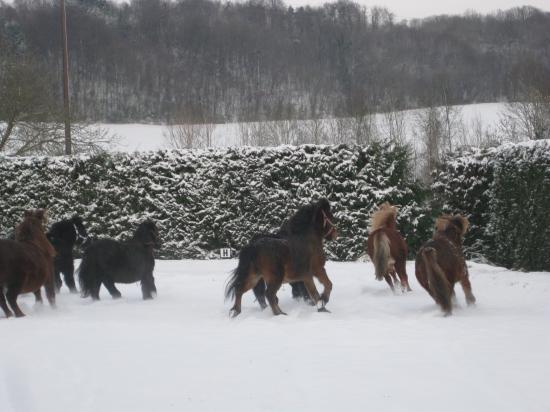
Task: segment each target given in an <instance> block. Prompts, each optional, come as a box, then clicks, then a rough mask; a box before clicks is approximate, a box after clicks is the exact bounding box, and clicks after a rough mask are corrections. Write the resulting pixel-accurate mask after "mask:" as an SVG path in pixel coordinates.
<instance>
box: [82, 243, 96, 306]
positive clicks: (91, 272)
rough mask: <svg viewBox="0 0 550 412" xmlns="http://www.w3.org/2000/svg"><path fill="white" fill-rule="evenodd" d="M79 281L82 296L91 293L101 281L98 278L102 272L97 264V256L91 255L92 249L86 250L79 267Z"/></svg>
mask: <svg viewBox="0 0 550 412" xmlns="http://www.w3.org/2000/svg"><path fill="white" fill-rule="evenodd" d="M77 272H78V282H79V284H80V294H81V295H82V297H84V298H85V297H88V296H90V295H91V293H92V290H93V289H94V287H96V285H97V284H98V283H99V282H100V280H99V279H98V278H99V276H100V274H99V271H98V270H97V268H96V265H95V258H94V256H92V255H91V253H90V250H87V251H86V252H84V256H83V257H82V262H80V266H79V267H78V269H77Z"/></svg>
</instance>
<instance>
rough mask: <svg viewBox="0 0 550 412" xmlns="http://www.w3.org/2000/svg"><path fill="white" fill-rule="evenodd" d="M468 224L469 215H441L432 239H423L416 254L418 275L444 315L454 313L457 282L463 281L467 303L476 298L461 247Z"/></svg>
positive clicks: (472, 301) (420, 281)
mask: <svg viewBox="0 0 550 412" xmlns="http://www.w3.org/2000/svg"><path fill="white" fill-rule="evenodd" d="M468 225H469V223H468V219H466V218H465V217H464V216H461V215H443V216H441V217H439V218H438V219H437V221H436V224H435V233H434V235H433V237H432V239H431V240H429V241H427V242H426V243H424V245H423V246H422V247H421V248H420V250H419V251H418V254H417V255H416V269H415V271H416V278H417V279H418V282H419V283H420V284H421V285H422V287H423V288H424V289H426V291H427V292H428V293H429V294H430V296H431V297H432V298H433V299H434V300H435V302H436V303H437V304H438V305H439V306H440V307H441V310H442V311H443V312H444V313H445V315H450V314H451V313H452V309H453V307H452V301H453V298H454V285H455V283H457V282H460V284H461V285H462V289H463V290H464V294H465V295H466V302H467V303H468V305H472V304H474V303H475V301H476V298H475V296H474V294H473V293H472V285H471V284H470V279H469V274H468V267H467V266H466V260H465V258H464V253H463V251H462V241H463V239H464V235H465V234H466V231H467V230H468Z"/></svg>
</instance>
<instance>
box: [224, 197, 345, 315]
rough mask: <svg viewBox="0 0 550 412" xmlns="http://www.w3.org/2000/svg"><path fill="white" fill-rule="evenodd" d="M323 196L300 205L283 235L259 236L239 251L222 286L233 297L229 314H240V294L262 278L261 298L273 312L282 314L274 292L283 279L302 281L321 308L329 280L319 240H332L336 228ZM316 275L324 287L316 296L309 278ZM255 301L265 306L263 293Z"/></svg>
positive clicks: (312, 282)
mask: <svg viewBox="0 0 550 412" xmlns="http://www.w3.org/2000/svg"><path fill="white" fill-rule="evenodd" d="M332 219H333V216H332V213H331V210H330V204H329V202H328V200H327V199H321V200H319V201H318V202H316V203H313V204H310V205H307V206H303V207H301V208H300V209H299V210H298V211H297V212H296V213H295V214H294V216H292V217H291V218H290V219H289V221H288V225H286V230H285V235H284V237H274V236H270V237H261V238H256V239H255V240H254V241H253V242H251V243H250V244H248V245H247V246H245V247H244V248H243V249H242V250H241V252H240V254H239V264H238V266H237V268H236V269H235V270H234V271H233V275H232V276H231V278H230V279H229V281H228V284H227V288H226V294H225V295H226V298H229V297H233V296H234V297H235V303H234V305H233V307H232V309H231V313H232V315H233V316H237V315H238V314H239V313H241V300H242V296H243V294H244V293H245V292H246V291H248V290H250V289H253V288H254V287H255V286H256V284H257V283H258V282H259V281H260V280H262V279H263V281H264V282H265V284H266V286H267V288H266V290H265V297H267V301H268V302H269V305H270V306H271V309H272V311H273V314H275V315H284V314H285V313H284V312H283V311H282V310H281V308H280V307H279V299H278V298H277V291H278V290H279V288H280V287H281V284H283V283H286V282H296V281H303V282H304V285H305V287H306V289H307V291H308V293H309V295H310V297H311V299H312V300H313V302H314V303H315V304H317V303H318V302H320V303H321V308H320V309H319V310H320V311H327V310H326V309H325V305H326V303H327V302H328V301H329V298H330V292H331V290H332V282H331V281H330V279H329V278H328V276H327V272H326V270H325V254H324V250H323V240H334V239H335V238H336V236H337V232H336V227H335V226H334V224H333V223H332ZM314 276H315V277H316V278H317V279H318V280H319V282H321V284H322V285H323V287H324V290H323V293H322V294H321V295H319V292H317V289H316V287H315V283H314V281H313V277H314ZM257 297H258V301H259V302H260V305H262V307H265V306H266V305H265V300H264V298H263V296H258V295H257Z"/></svg>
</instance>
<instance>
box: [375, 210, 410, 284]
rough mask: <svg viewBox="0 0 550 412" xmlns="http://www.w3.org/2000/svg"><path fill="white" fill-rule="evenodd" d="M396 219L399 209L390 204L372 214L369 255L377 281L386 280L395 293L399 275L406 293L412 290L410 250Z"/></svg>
mask: <svg viewBox="0 0 550 412" xmlns="http://www.w3.org/2000/svg"><path fill="white" fill-rule="evenodd" d="M396 217H397V208H396V207H395V206H392V205H390V204H389V203H388V202H385V203H383V204H382V205H380V206H379V208H378V210H377V211H376V212H374V213H373V214H372V216H371V222H370V232H369V237H368V239H367V253H368V255H369V256H370V258H371V260H372V263H373V264H374V273H375V276H376V279H377V280H382V279H386V282H388V285H390V288H391V290H392V291H395V288H394V286H393V282H395V283H397V277H396V273H397V275H398V276H399V280H400V283H401V290H402V291H403V292H405V291H410V290H411V287H410V286H409V279H408V277H407V268H406V261H407V253H408V250H407V243H406V242H405V239H403V237H402V236H401V233H399V231H398V230H397V225H396ZM392 278H393V282H392Z"/></svg>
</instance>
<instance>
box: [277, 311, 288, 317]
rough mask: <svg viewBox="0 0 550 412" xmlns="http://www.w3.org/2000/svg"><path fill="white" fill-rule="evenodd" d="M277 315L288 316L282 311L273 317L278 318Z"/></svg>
mask: <svg viewBox="0 0 550 412" xmlns="http://www.w3.org/2000/svg"><path fill="white" fill-rule="evenodd" d="M279 315H285V316H288V314H286V313H285V312H283V311H280V312H279V313H277V314H275V316H279Z"/></svg>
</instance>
